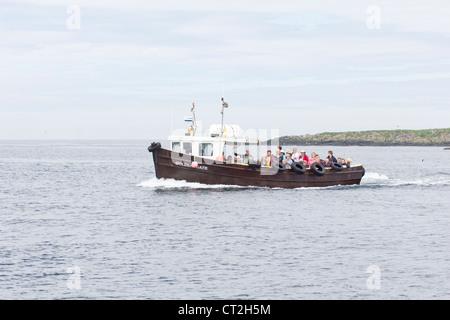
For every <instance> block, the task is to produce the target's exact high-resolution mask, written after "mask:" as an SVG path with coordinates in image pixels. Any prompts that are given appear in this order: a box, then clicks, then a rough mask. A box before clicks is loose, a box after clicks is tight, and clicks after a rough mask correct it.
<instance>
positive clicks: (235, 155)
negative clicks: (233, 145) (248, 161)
mask: <svg viewBox="0 0 450 320" xmlns="http://www.w3.org/2000/svg"><path fill="white" fill-rule="evenodd" d="M234 163H242V161H241V156H240V155H238V154H237V153H236V152H235V153H234Z"/></svg>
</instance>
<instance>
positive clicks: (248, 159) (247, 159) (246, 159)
mask: <svg viewBox="0 0 450 320" xmlns="http://www.w3.org/2000/svg"><path fill="white" fill-rule="evenodd" d="M243 159H244V164H249V163H253V162H255V159H253V157H252V155H251V154H250V150H245V155H244V157H243Z"/></svg>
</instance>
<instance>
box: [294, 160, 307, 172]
mask: <svg viewBox="0 0 450 320" xmlns="http://www.w3.org/2000/svg"><path fill="white" fill-rule="evenodd" d="M291 169H292V171H294V172H296V173H299V174H301V173H305V172H306V167H305V165H304V164H303V163H301V162H294V163H293V164H291Z"/></svg>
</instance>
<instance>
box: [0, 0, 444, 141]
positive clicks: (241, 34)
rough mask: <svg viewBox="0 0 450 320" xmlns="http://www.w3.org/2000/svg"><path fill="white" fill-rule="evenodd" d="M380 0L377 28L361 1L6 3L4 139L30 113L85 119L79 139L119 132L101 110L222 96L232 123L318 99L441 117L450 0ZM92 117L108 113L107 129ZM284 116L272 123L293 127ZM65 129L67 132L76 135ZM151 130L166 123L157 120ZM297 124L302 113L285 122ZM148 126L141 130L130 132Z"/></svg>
mask: <svg viewBox="0 0 450 320" xmlns="http://www.w3.org/2000/svg"><path fill="white" fill-rule="evenodd" d="M69 4H75V5H78V6H79V7H80V9H81V10H80V14H81V20H80V21H81V25H80V27H81V28H80V29H79V30H69V29H68V28H67V26H66V20H67V19H68V17H69V14H68V13H67V11H66V9H67V6H68V5H69ZM377 5H378V6H379V7H380V9H381V29H380V30H369V29H368V28H367V26H366V19H367V17H368V14H367V12H366V9H367V6H368V4H367V3H361V2H360V1H346V2H344V3H342V2H340V3H336V2H332V1H324V2H320V4H319V3H308V4H304V3H299V2H294V1H288V0H282V1H280V2H277V3H276V4H275V3H274V2H272V1H270V2H269V1H253V0H249V1H234V0H232V1H227V2H212V1H202V0H200V1H195V2H186V1H169V2H157V1H129V2H110V1H100V0H94V1H51V0H37V1H17V2H14V3H13V2H3V3H1V4H0V8H1V10H0V114H1V116H2V117H3V119H9V120H10V121H4V123H3V125H5V126H6V127H5V129H4V130H3V131H2V134H3V137H6V138H7V137H9V135H11V136H18V135H22V133H20V131H19V129H18V128H19V126H17V125H15V124H14V123H13V122H14V121H17V119H19V118H17V117H15V116H13V114H14V113H17V114H20V115H21V117H23V118H24V123H26V122H27V121H31V118H32V117H27V116H26V115H27V112H30V114H33V117H36V118H39V119H45V118H46V117H47V118H51V119H53V121H51V122H49V126H50V127H51V126H54V128H55V132H56V131H58V132H63V131H59V130H63V129H62V127H63V126H60V125H57V122H58V117H61V122H62V123H65V124H67V123H68V120H67V118H66V117H64V114H71V115H72V117H70V118H71V119H78V120H77V121H78V122H77V125H79V126H83V124H82V119H83V117H84V118H89V120H86V121H88V122H89V123H90V125H89V126H84V127H85V132H86V133H85V134H84V133H83V136H89V134H91V135H92V137H96V136H99V135H102V136H103V134H104V133H105V132H111V131H108V130H110V129H108V128H109V127H108V128H107V124H105V123H103V122H102V121H101V120H100V119H101V116H100V115H101V114H102V113H104V112H109V113H108V114H109V117H110V119H111V123H115V124H118V123H120V119H121V118H124V117H125V116H126V114H127V112H128V113H129V114H131V115H134V116H135V117H136V119H135V120H136V123H139V124H140V125H143V123H142V122H141V121H140V119H141V118H145V117H148V118H149V119H153V115H154V113H155V112H157V113H160V112H162V111H161V110H166V111H167V110H168V109H169V108H172V107H175V108H179V110H184V109H183V106H184V105H189V104H190V103H191V101H192V99H194V98H195V99H196V101H197V102H198V105H199V113H203V114H202V116H204V117H205V118H204V121H205V122H208V121H214V119H215V117H216V116H217V115H216V113H217V112H216V111H217V110H216V109H215V106H216V104H217V102H218V101H219V100H220V97H221V96H222V95H223V94H226V95H227V97H228V98H229V100H230V101H231V103H230V106H235V108H239V110H240V111H239V112H237V110H236V111H235V109H233V108H232V107H230V110H229V112H230V116H233V114H234V115H235V116H236V119H235V121H234V122H238V120H239V119H237V117H238V116H239V115H246V116H247V115H249V114H251V113H248V112H246V111H245V110H253V108H256V106H257V108H258V109H259V110H264V112H267V111H268V110H272V109H273V108H276V109H277V110H279V112H280V114H284V113H289V115H290V116H293V115H295V112H298V117H301V116H302V115H303V114H304V113H305V112H306V111H307V110H308V108H312V109H313V110H331V109H332V108H337V109H338V110H341V109H344V108H345V110H347V111H348V112H358V113H359V114H362V117H363V116H364V114H365V111H363V112H362V110H373V109H374V108H377V107H380V106H381V107H382V108H386V107H387V106H389V108H391V109H395V110H397V112H395V113H393V114H394V116H395V117H399V118H396V119H397V120H399V119H400V117H401V113H402V112H404V110H405V109H407V108H408V106H411V105H413V106H414V107H416V108H421V107H423V108H429V110H433V112H437V114H438V115H440V116H441V118H442V117H444V116H445V115H446V113H445V108H446V106H447V107H448V106H449V97H448V92H447V91H448V90H447V89H446V88H448V86H449V85H450V81H449V77H450V69H449V60H448V56H449V54H450V52H449V51H450V44H449V43H448V41H446V40H447V37H448V32H450V28H447V27H450V22H449V20H448V19H444V17H445V18H446V17H448V15H447V16H446V14H447V13H448V9H449V8H448V5H447V4H446V3H445V2H442V1H437V2H436V3H435V5H434V6H424V5H423V4H421V3H419V2H418V1H408V2H406V1H400V2H396V3H390V2H387V1H379V2H378V4H377ZM382 110H386V109H382ZM436 110H437V111H436ZM31 112H32V113H31ZM234 112H236V113H234ZM308 112H309V111H308ZM361 112H362V113H361ZM371 112H372V111H367V113H366V114H367V115H369V116H371V114H372V113H371ZM77 114H80V115H83V116H80V117H77V116H75V115H77ZM308 114H309V113H308ZM37 115H39V116H37ZM92 115H95V116H94V117H93V116H92ZM166 116H167V114H166ZM132 117H133V116H132ZM132 117H131V118H132ZM408 117H411V119H415V120H414V121H413V120H411V121H409V122H408V123H411V124H412V123H419V119H420V115H414V114H408ZM258 118H261V117H258ZM438 118H439V116H436V118H433V119H435V120H436V119H438ZM91 119H96V121H98V123H97V125H98V132H97V131H96V129H95V128H96V127H95V125H93V122H92V121H94V120H91ZM273 119H278V118H277V117H275V118H273ZM271 120H272V119H271ZM260 121H261V123H263V122H264V121H263V120H260ZM276 121H279V122H278V123H276V124H274V125H275V127H280V126H281V124H283V126H284V124H285V123H286V124H288V123H291V121H290V120H289V121H286V122H283V121H282V119H278V120H276ZM352 121H353V120H352V119H351V117H344V116H342V118H341V119H340V120H339V122H340V123H341V127H343V128H345V126H349V127H352V126H354V124H353V122H352ZM436 121H437V120H436ZM94 122H95V121H94ZM393 122H395V119H394V120H393ZM405 122H406V121H405ZM130 123H132V121H131V120H130ZM359 123H367V124H368V123H369V122H368V121H359ZM265 124H267V122H265ZM24 126H26V125H24ZM243 126H244V124H243ZM66 127H71V128H72V129H71V130H72V131H71V132H72V133H71V136H74V135H76V134H75V133H76V132H78V131H76V130H75V128H73V127H72V126H67V125H66ZM151 127H152V129H151V130H154V132H155V133H157V132H161V130H164V126H163V125H161V124H160V123H153V124H152V126H151ZM102 128H104V129H105V130H104V131H103V130H102ZM118 128H120V130H121V133H120V134H118V135H119V136H120V135H123V136H127V137H128V136H129V132H127V129H126V128H125V127H124V126H121V125H119V126H118ZM295 128H296V127H295V126H294V124H293V121H292V124H291V127H286V130H291V131H292V130H294V129H295ZM320 128H323V129H324V130H327V129H328V128H327V126H326V125H325V124H322V123H318V124H317V125H316V127H314V130H320ZM133 130H134V129H133ZM158 130H159V131H158ZM38 131H39V130H38ZM40 131H43V130H40ZM143 131H145V130H135V131H134V132H135V133H134V137H139V134H140V133H142V132H143ZM47 132H53V131H52V130H47ZM68 134H69V133H68ZM114 134H117V132H114ZM57 136H58V135H57ZM1 137H2V136H0V138H1Z"/></svg>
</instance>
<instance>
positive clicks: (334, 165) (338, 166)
mask: <svg viewBox="0 0 450 320" xmlns="http://www.w3.org/2000/svg"><path fill="white" fill-rule="evenodd" d="M331 168H332V169H333V170H336V171H338V172H339V171H342V169H344V167H343V166H342V164H340V163H337V162H331Z"/></svg>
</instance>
